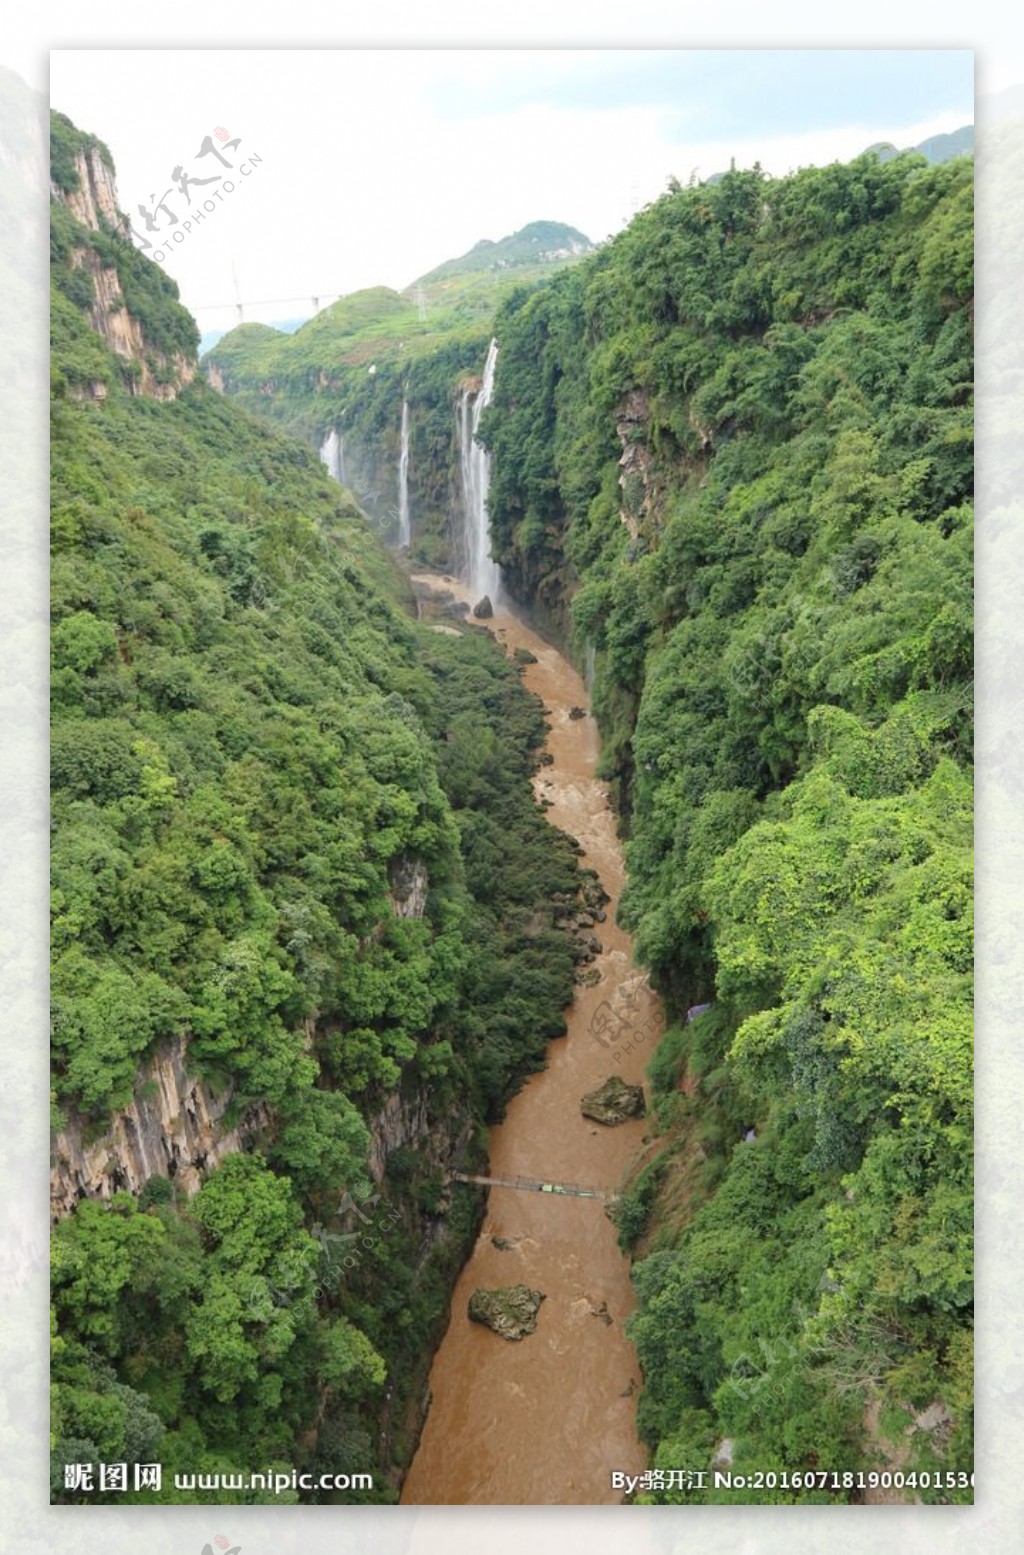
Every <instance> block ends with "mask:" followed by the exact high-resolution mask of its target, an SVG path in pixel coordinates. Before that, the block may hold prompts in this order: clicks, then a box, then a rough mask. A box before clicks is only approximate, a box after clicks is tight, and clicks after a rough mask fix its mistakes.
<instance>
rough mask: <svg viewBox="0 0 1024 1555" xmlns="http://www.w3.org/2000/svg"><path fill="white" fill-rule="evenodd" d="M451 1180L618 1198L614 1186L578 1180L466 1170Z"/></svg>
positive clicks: (574, 1196) (578, 1196)
mask: <svg viewBox="0 0 1024 1555" xmlns="http://www.w3.org/2000/svg"><path fill="white" fill-rule="evenodd" d="M450 1177H451V1181H452V1182H471V1183H476V1184H478V1185H479V1186H480V1187H482V1188H517V1189H518V1190H519V1191H520V1192H521V1193H551V1194H556V1195H559V1196H560V1197H562V1198H567V1199H604V1200H605V1201H606V1202H609V1203H612V1202H614V1200H615V1199H616V1198H618V1193H617V1192H616V1190H615V1189H614V1188H589V1187H585V1186H584V1185H583V1184H582V1183H578V1182H544V1181H542V1179H541V1178H539V1177H474V1176H470V1175H469V1173H467V1172H452V1173H450Z"/></svg>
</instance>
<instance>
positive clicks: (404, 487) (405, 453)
mask: <svg viewBox="0 0 1024 1555" xmlns="http://www.w3.org/2000/svg"><path fill="white" fill-rule="evenodd" d="M411 539H412V520H411V519H410V517H409V401H408V400H403V401H402V452H401V456H400V458H399V461H398V543H399V545H405V546H407V545H408V544H409V542H410V540H411Z"/></svg>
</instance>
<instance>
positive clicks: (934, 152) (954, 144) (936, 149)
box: [867, 124, 974, 165]
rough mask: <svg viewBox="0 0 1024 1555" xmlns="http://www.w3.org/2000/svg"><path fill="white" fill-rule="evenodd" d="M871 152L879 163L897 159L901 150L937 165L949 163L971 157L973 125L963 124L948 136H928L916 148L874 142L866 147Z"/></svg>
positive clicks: (888, 141) (885, 142) (886, 141)
mask: <svg viewBox="0 0 1024 1555" xmlns="http://www.w3.org/2000/svg"><path fill="white" fill-rule="evenodd" d="M867 150H868V151H873V152H874V153H875V155H876V156H877V157H878V160H879V161H880V162H891V161H892V159H893V157H898V156H899V155H900V152H901V150H904V151H906V150H910V151H919V152H920V153H921V155H922V156H924V157H927V158H928V161H929V162H931V163H933V164H935V165H937V164H938V163H940V162H950V161H952V159H953V157H966V156H971V155H972V153H973V151H974V125H973V124H963V125H961V127H960V128H959V129H958V130H953V131H952V132H951V133H950V134H948V135H930V136H929V137H928V139H927V140H922V141H921V142H920V144H919V145H917V146H910V147H906V146H904V147H902V148H901V147H899V146H894V145H893V143H892V141H891V140H880V141H876V143H875V144H874V145H873V146H868V147H867Z"/></svg>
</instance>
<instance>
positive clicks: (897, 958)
mask: <svg viewBox="0 0 1024 1555" xmlns="http://www.w3.org/2000/svg"><path fill="white" fill-rule="evenodd" d="M972 175H973V165H972V163H971V162H970V160H968V159H960V160H958V161H956V162H953V163H950V164H948V165H946V166H943V167H937V168H929V167H927V166H926V165H925V164H924V161H923V159H922V158H920V157H917V156H901V157H899V158H896V159H894V160H892V161H890V162H888V163H887V164H885V165H882V164H881V163H879V161H878V160H877V159H876V158H875V157H873V156H865V157H863V158H861V159H859V160H858V161H856V162H854V163H852V164H850V165H848V166H845V167H843V166H838V165H837V166H832V167H828V168H823V169H809V170H807V171H805V172H801V173H799V174H797V175H795V176H792V177H790V178H788V179H785V180H781V181H772V180H769V179H767V178H764V177H763V176H761V175H760V174H759V173H758V172H757V171H756V170H755V171H754V172H749V173H734V174H730V175H727V176H726V177H725V178H723V180H722V181H721V182H720V183H718V184H717V185H715V186H707V185H703V186H695V187H691V188H685V189H684V188H680V187H678V186H677V187H675V188H674V189H672V190H671V191H670V192H669V193H668V194H667V195H665V196H664V197H663V198H662V199H661V200H659V201H658V202H657V203H656V204H654V205H653V206H652V207H650V208H649V209H648V210H646V211H645V212H643V213H642V214H641V215H640V216H639V217H638V218H637V219H636V220H635V221H634V222H633V223H632V224H631V226H630V227H629V228H628V229H627V230H626V231H625V232H624V233H623V234H621V236H620V237H618V238H616V239H615V240H614V241H613V242H612V243H610V244H609V245H607V246H606V247H605V248H604V249H603V250H602V251H601V252H600V253H599V254H598V255H596V256H595V257H593V258H591V259H588V260H586V261H585V262H584V263H582V264H581V265H580V266H578V267H577V268H575V269H574V270H572V271H571V272H568V273H566V274H563V275H561V276H559V277H557V278H555V279H554V280H553V281H552V282H551V284H549V285H548V286H546V287H544V288H543V289H542V290H540V291H537V292H534V293H533V294H532V295H525V294H524V295H523V296H521V297H519V298H517V299H513V300H512V301H510V302H509V303H507V304H506V305H505V306H504V307H503V309H502V310H501V312H500V314H499V317H498V320H497V323H496V326H495V332H496V334H497V336H498V339H499V341H500V348H501V349H500V357H499V370H498V376H497V381H496V387H495V397H494V402H493V405H492V407H491V409H490V410H489V411H488V412H487V413H486V415H485V417H484V421H483V424H482V434H481V435H482V436H483V438H484V440H485V441H486V442H487V443H488V444H489V446H490V448H491V450H492V454H493V473H492V482H491V496H490V510H491V519H492V527H493V530H494V533H495V536H496V546H497V554H498V555H499V558H500V560H501V561H502V563H503V564H504V566H505V570H506V572H505V575H506V578H507V579H509V580H510V581H511V583H512V586H513V587H514V588H515V589H516V591H517V592H518V593H519V594H520V596H521V597H523V598H524V599H528V600H530V601H531V602H533V603H534V604H537V605H539V606H541V607H543V608H544V609H545V610H546V611H547V612H548V614H549V615H550V616H552V617H553V618H555V619H556V620H558V621H560V622H561V624H562V627H563V629H564V630H566V631H567V632H569V631H571V632H572V633H573V634H574V638H575V641H576V643H577V644H578V647H579V650H580V653H581V655H582V654H583V653H584V652H585V651H592V652H593V653H594V655H595V664H596V680H595V690H594V701H595V708H596V710H597V712H598V714H599V716H600V719H601V723H602V733H603V738H604V752H605V756H604V760H605V766H606V771H607V774H608V776H609V777H611V778H612V779H613V780H614V781H615V783H616V785H617V790H618V793H619V796H620V801H621V807H622V811H623V816H624V819H625V820H626V822H627V823H628V827H629V833H630V843H629V850H628V862H629V885H628V889H627V892H626V895H625V898H624V902H623V906H622V915H623V918H624V921H625V923H626V924H627V925H628V926H629V927H630V928H632V929H633V930H634V931H635V934H636V939H637V945H638V949H639V952H640V954H641V956H642V957H643V958H644V959H645V960H646V961H647V962H648V963H649V965H650V966H651V967H652V969H653V971H654V974H655V977H656V981H657V983H658V986H659V987H660V988H661V989H662V990H663V991H664V993H665V995H666V998H667V1000H668V1003H669V1013H670V1015H671V1016H672V1018H673V1020H674V1022H675V1024H674V1025H673V1026H672V1027H671V1028H670V1030H669V1031H668V1033H667V1035H666V1036H665V1038H664V1040H663V1043H662V1046H661V1048H660V1050H659V1052H658V1055H657V1057H656V1059H655V1061H654V1063H653V1065H652V1071H651V1073H652V1080H653V1082H654V1086H655V1089H656V1091H657V1093H658V1098H659V1099H658V1102H657V1109H658V1117H659V1119H660V1123H661V1127H662V1129H663V1131H664V1148H663V1150H662V1152H661V1154H660V1155H659V1156H658V1157H657V1158H656V1159H655V1161H654V1162H653V1163H652V1164H651V1165H650V1166H649V1167H648V1168H647V1169H646V1170H645V1172H644V1174H643V1175H642V1176H641V1178H640V1179H639V1180H638V1182H637V1183H636V1184H634V1186H633V1189H632V1191H631V1192H630V1193H629V1194H628V1195H627V1197H626V1199H625V1200H624V1202H623V1204H622V1206H621V1208H620V1212H619V1214H620V1226H621V1230H622V1235H623V1238H624V1242H625V1243H626V1244H628V1245H632V1246H635V1247H636V1249H637V1254H638V1257H639V1260H640V1261H639V1262H638V1265H637V1270H636V1282H637V1287H638V1291H639V1295H640V1310H639V1312H638V1314H637V1316H636V1318H635V1319H634V1333H635V1337H636V1342H637V1345H638V1348H639V1353H640V1358H641V1361H642V1363H643V1367H644V1373H645V1379H646V1380H645V1387H644V1392H643V1395H642V1397H641V1401H640V1421H641V1427H642V1430H643V1432H644V1435H645V1437H646V1438H647V1440H648V1441H649V1442H650V1444H651V1447H652V1450H653V1452H654V1454H655V1459H654V1461H655V1462H656V1464H658V1465H659V1466H660V1467H664V1468H671V1467H680V1466H687V1465H694V1464H697V1465H708V1464H710V1462H711V1459H712V1456H713V1454H714V1453H715V1452H716V1451H717V1452H718V1453H719V1455H720V1456H721V1455H722V1454H725V1457H726V1458H727V1457H728V1455H729V1454H730V1453H731V1454H732V1462H733V1466H734V1468H735V1469H736V1470H737V1471H742V1470H743V1469H744V1468H761V1469H769V1468H770V1469H774V1470H781V1469H783V1468H790V1469H793V1468H797V1469H804V1470H806V1469H810V1468H823V1469H824V1468H838V1469H846V1468H851V1467H853V1468H856V1467H860V1466H862V1465H867V1464H870V1463H872V1462H873V1463H874V1464H875V1465H876V1466H881V1467H883V1468H884V1467H887V1466H888V1467H890V1468H891V1467H892V1466H893V1465H894V1464H895V1465H896V1466H898V1467H899V1468H901V1469H904V1470H906V1471H908V1472H909V1471H911V1470H920V1471H924V1470H930V1469H936V1468H941V1469H942V1470H943V1471H945V1470H947V1469H948V1470H952V1471H956V1470H968V1471H969V1470H970V1467H971V1462H970V1397H971V1359H970V1357H971V1347H970V1344H971V1339H970V1334H971V1330H970V1322H971V1306H972V1299H973V1296H972V1283H971V1272H970V1271H971V1262H970V1242H971V1229H972V1199H971V1188H970V1168H971V1111H970V1107H971V1079H970V1075H971V1002H970V968H971V937H970V914H971V894H970V864H971V855H970V842H971V830H970V758H971V743H970V741H971V735H970V728H971V725H970V692H971V680H970V675H971V594H970V568H971V517H972V508H971V492H972V417H971V385H972V361H971V332H972V331H971V326H972V204H971V201H972ZM698 1004H710V1006H711V1008H710V1009H709V1010H707V1011H706V1012H705V1013H703V1014H699V1015H696V1016H695V1018H693V1019H692V1020H691V1022H690V1023H689V1024H687V1023H686V1012H687V1010H688V1009H690V1008H691V1007H694V1006H696V1005H698ZM723 1441H727V1442H728V1443H729V1446H728V1447H723V1446H722V1445H721V1444H722V1442H723ZM716 1444H718V1445H717V1446H716ZM723 1461H724V1459H723ZM708 1493H709V1494H712V1495H713V1492H708ZM846 1493H847V1494H850V1495H854V1496H857V1495H860V1494H861V1493H862V1491H861V1489H859V1488H858V1487H857V1486H856V1485H854V1486H852V1487H851V1488H849V1489H848V1491H847V1492H846ZM917 1493H918V1494H919V1495H921V1496H922V1497H923V1499H926V1500H935V1499H947V1498H950V1497H952V1498H957V1497H963V1496H965V1495H969V1493H970V1492H969V1490H968V1489H967V1488H966V1487H965V1486H964V1485H962V1484H960V1485H958V1484H957V1483H956V1482H955V1481H954V1483H953V1484H952V1485H951V1486H947V1485H946V1484H945V1483H943V1484H942V1486H941V1488H936V1486H935V1485H934V1484H932V1485H927V1484H926V1485H925V1486H924V1487H923V1488H920V1487H919V1488H918V1489H917ZM662 1494H663V1495H664V1496H667V1498H668V1499H672V1498H673V1495H674V1494H677V1493H673V1492H672V1491H665V1492H663V1493H661V1494H656V1497H655V1498H656V1499H661V1498H662ZM693 1494H694V1493H693V1491H692V1490H691V1491H688V1492H685V1493H684V1499H692V1498H693ZM725 1494H726V1496H727V1498H728V1495H727V1493H725ZM763 1494H764V1495H765V1496H766V1497H767V1499H783V1500H786V1499H791V1498H792V1496H793V1494H794V1493H793V1491H792V1490H783V1489H779V1488H775V1489H774V1490H770V1491H767V1490H766V1491H764V1492H763ZM799 1494H803V1492H800V1493H799ZM831 1494H834V1492H830V1491H824V1490H823V1491H822V1492H821V1496H822V1499H828V1498H829V1496H830V1495H831ZM906 1494H907V1495H909V1496H912V1495H913V1494H914V1491H913V1490H908V1491H907V1492H906Z"/></svg>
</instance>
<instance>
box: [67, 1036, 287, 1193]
mask: <svg viewBox="0 0 1024 1555" xmlns="http://www.w3.org/2000/svg"><path fill="white" fill-rule="evenodd" d="M231 1099H232V1093H231V1091H230V1089H229V1090H226V1091H223V1092H221V1093H219V1094H217V1093H215V1092H214V1091H213V1090H211V1088H210V1087H209V1086H208V1085H207V1084H206V1082H205V1081H204V1080H200V1079H198V1078H197V1077H196V1076H195V1075H194V1074H190V1073H189V1070H188V1064H187V1051H186V1045H185V1040H184V1038H181V1037H179V1038H176V1039H175V1040H174V1041H171V1042H169V1043H167V1044H166V1045H164V1046H163V1047H162V1048H160V1049H159V1050H158V1051H157V1052H156V1053H154V1054H153V1056H152V1057H151V1058H149V1059H148V1060H147V1061H146V1062H145V1063H144V1064H142V1066H141V1067H140V1069H139V1072H138V1075H137V1076H136V1080H135V1094H134V1096H133V1097H132V1100H131V1102H130V1104H129V1105H128V1106H127V1107H126V1108H125V1109H124V1111H123V1112H121V1113H119V1114H118V1116H117V1117H116V1118H114V1119H113V1120H112V1121H111V1122H110V1123H109V1124H107V1125H106V1127H105V1128H104V1129H103V1132H102V1133H100V1134H99V1135H98V1136H97V1135H96V1134H95V1131H94V1130H91V1129H90V1127H89V1125H88V1124H87V1123H86V1122H85V1121H84V1120H82V1119H80V1118H78V1117H74V1116H73V1117H71V1118H69V1119H68V1121H67V1123H66V1124H65V1126H64V1128H62V1129H61V1130H60V1132H59V1133H57V1134H56V1135H55V1136H54V1139H53V1145H52V1150H51V1170H50V1214H51V1217H52V1218H53V1219H54V1220H59V1219H61V1217H62V1216H64V1215H67V1214H69V1213H70V1212H71V1210H73V1209H74V1207H75V1205H76V1204H77V1203H78V1202H79V1200H81V1199H109V1198H110V1196H111V1195H112V1194H114V1193H118V1192H121V1191H126V1192H128V1193H139V1192H140V1191H141V1189H142V1188H144V1187H145V1185H146V1183H147V1182H148V1181H149V1179H150V1178H151V1177H170V1178H173V1180H174V1182H175V1185H176V1186H177V1187H178V1188H180V1189H182V1190H183V1191H184V1192H185V1193H187V1194H193V1193H195V1192H196V1191H197V1190H198V1189H199V1187H200V1186H201V1184H202V1181H203V1176H204V1174H205V1173H206V1172H207V1171H209V1170H210V1169H211V1168H212V1167H214V1166H216V1165H217V1164H218V1162H220V1161H222V1160H223V1159H224V1158H225V1156H229V1155H233V1154H234V1153H235V1152H236V1151H239V1150H244V1149H246V1148H247V1147H248V1146H250V1145H251V1144H252V1143H253V1142H254V1141H255V1139H256V1137H257V1136H258V1135H259V1134H260V1133H261V1132H262V1130H263V1129H265V1128H266V1127H267V1126H268V1125H269V1123H270V1121H271V1114H270V1111H269V1109H268V1108H267V1107H266V1106H264V1105H262V1104H261V1105H259V1106H254V1107H250V1108H247V1109H246V1111H245V1112H244V1113H243V1114H242V1116H241V1117H240V1118H239V1119H238V1120H237V1121H234V1122H231V1123H228V1122H227V1121H226V1118H225V1115H226V1113H227V1110H228V1106H229V1104H230V1102H231Z"/></svg>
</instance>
